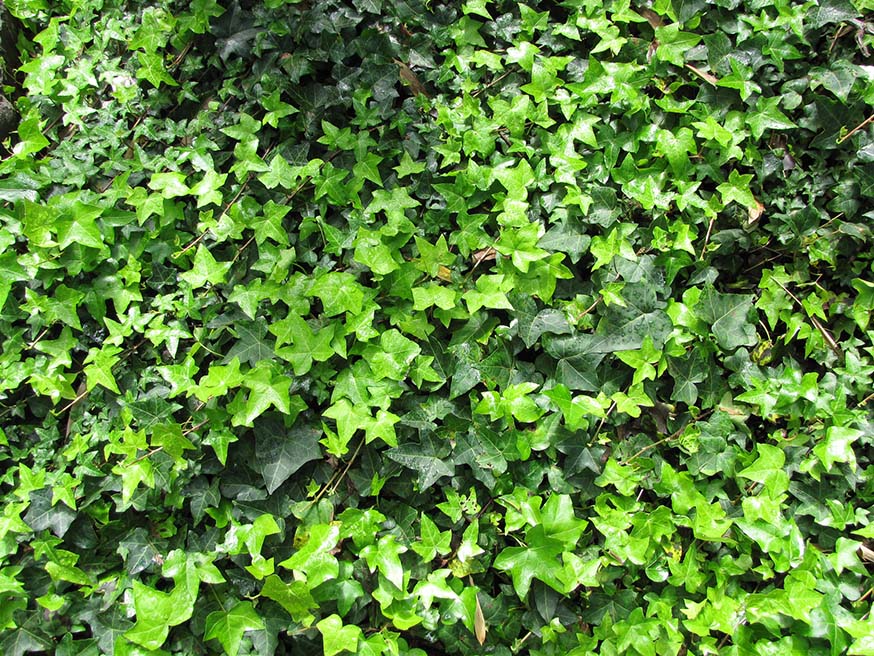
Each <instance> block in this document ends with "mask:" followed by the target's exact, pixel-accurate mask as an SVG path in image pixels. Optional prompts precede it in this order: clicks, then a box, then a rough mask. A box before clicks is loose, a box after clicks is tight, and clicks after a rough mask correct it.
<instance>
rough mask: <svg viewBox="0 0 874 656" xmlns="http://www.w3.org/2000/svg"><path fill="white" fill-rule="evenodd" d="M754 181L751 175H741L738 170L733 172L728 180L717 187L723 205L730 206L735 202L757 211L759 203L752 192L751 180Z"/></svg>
mask: <svg viewBox="0 0 874 656" xmlns="http://www.w3.org/2000/svg"><path fill="white" fill-rule="evenodd" d="M752 179H753V176H752V174H751V173H750V174H746V175H741V174H740V173H738V172H737V171H736V170H732V172H731V173H730V174H729V176H728V180H727V181H726V182H723V183H722V184H720V185H718V186H717V187H716V190H717V191H718V192H719V195H720V196H721V197H722V203H723V205H728V204H729V203H731V202H732V201H735V202H737V203H740V204H741V205H743V206H744V207H746V208H748V209H757V208H758V201H757V200H756V198H755V196H753V192H752V191H750V180H752Z"/></svg>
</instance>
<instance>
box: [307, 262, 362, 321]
mask: <svg viewBox="0 0 874 656" xmlns="http://www.w3.org/2000/svg"><path fill="white" fill-rule="evenodd" d="M307 296H318V297H319V300H321V301H322V308H323V309H324V312H325V314H326V315H327V316H329V317H331V316H336V315H338V314H343V313H344V312H349V313H351V314H358V313H359V312H361V310H362V307H363V303H364V290H363V289H362V287H361V284H360V283H359V282H358V281H357V280H356V279H355V276H353V275H352V274H351V273H347V272H344V271H332V272H329V273H326V274H324V275H322V276H320V277H319V278H317V279H316V282H315V283H314V284H313V286H312V287H311V288H310V290H309V292H308V293H307Z"/></svg>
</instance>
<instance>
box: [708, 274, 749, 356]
mask: <svg viewBox="0 0 874 656" xmlns="http://www.w3.org/2000/svg"><path fill="white" fill-rule="evenodd" d="M752 306H753V297H752V296H751V295H748V294H723V293H721V292H717V291H716V290H715V289H714V288H713V287H711V286H707V287H705V288H704V291H703V293H702V294H701V297H700V299H699V301H698V304H697V305H696V306H695V308H694V312H695V315H696V316H698V317H699V318H701V319H702V320H703V321H706V322H707V323H708V324H710V328H711V330H712V331H713V335H714V336H715V337H716V341H717V343H718V344H719V346H720V347H722V348H724V349H726V350H729V351H733V350H734V349H736V348H737V347H738V346H753V345H754V344H755V343H756V341H757V338H756V328H755V325H753V323H752V322H750V321H749V320H748V319H747V315H748V314H749V313H750V310H751V309H752Z"/></svg>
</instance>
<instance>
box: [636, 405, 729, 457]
mask: <svg viewBox="0 0 874 656" xmlns="http://www.w3.org/2000/svg"><path fill="white" fill-rule="evenodd" d="M711 414H713V410H708V411H707V412H702V413H701V414H700V415H698V416H697V417H695V418H694V419H691V420H690V421H689V422H687V423H685V424H683V425H682V426H681V427H680V428H678V429H677V430H675V431H674V432H673V433H671V434H670V435H668V436H667V437H663V438H662V439H660V440H659V441H658V442H653V443H652V444H648V445H646V446H645V447H643V448H642V449H641V450H640V451H638V452H637V453H635V454H634V455H632V456H631V457H630V458H628V459H627V460H626V461H625V464H626V465H630V464H631V463H632V462H634V461H635V460H637V459H638V458H639V457H640V456H642V455H643V454H644V453H646V452H647V451H649V450H650V449H654V448H656V447H657V446H661V445H662V444H664V443H665V442H670V441H671V440H674V439H676V438H678V437H679V436H680V435H681V434H682V433H683V431H685V430H686V429H687V428H688V427H689V426H691V425H692V424H696V423H698V422H699V421H702V420H704V419H707V417H709V416H710V415H711Z"/></svg>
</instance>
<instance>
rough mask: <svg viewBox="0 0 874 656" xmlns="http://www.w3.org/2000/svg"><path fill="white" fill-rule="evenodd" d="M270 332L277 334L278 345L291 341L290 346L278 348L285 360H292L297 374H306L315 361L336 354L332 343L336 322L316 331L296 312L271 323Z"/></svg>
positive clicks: (278, 352)
mask: <svg viewBox="0 0 874 656" xmlns="http://www.w3.org/2000/svg"><path fill="white" fill-rule="evenodd" d="M269 330H270V332H271V333H273V334H274V335H276V338H277V339H276V345H277V346H282V345H283V344H286V343H289V342H290V343H291V344H292V346H291V347H290V348H278V349H277V350H276V353H277V355H279V356H280V357H281V358H283V359H284V360H288V361H289V362H291V365H292V367H294V375H295V376H303V375H305V374H306V373H307V372H308V371H309V370H310V369H311V368H312V366H313V361H315V362H324V361H325V360H327V359H329V358H330V357H331V356H332V355H334V348H333V346H332V345H331V344H332V342H333V340H334V324H329V326H327V327H325V328H321V329H319V330H317V331H316V332H313V330H312V329H310V327H309V325H308V324H307V322H306V321H305V320H304V319H303V318H302V317H299V316H297V315H294V314H290V315H288V316H287V317H286V318H285V319H282V320H280V321H277V322H275V323H273V324H271V326H270V328H269Z"/></svg>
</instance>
